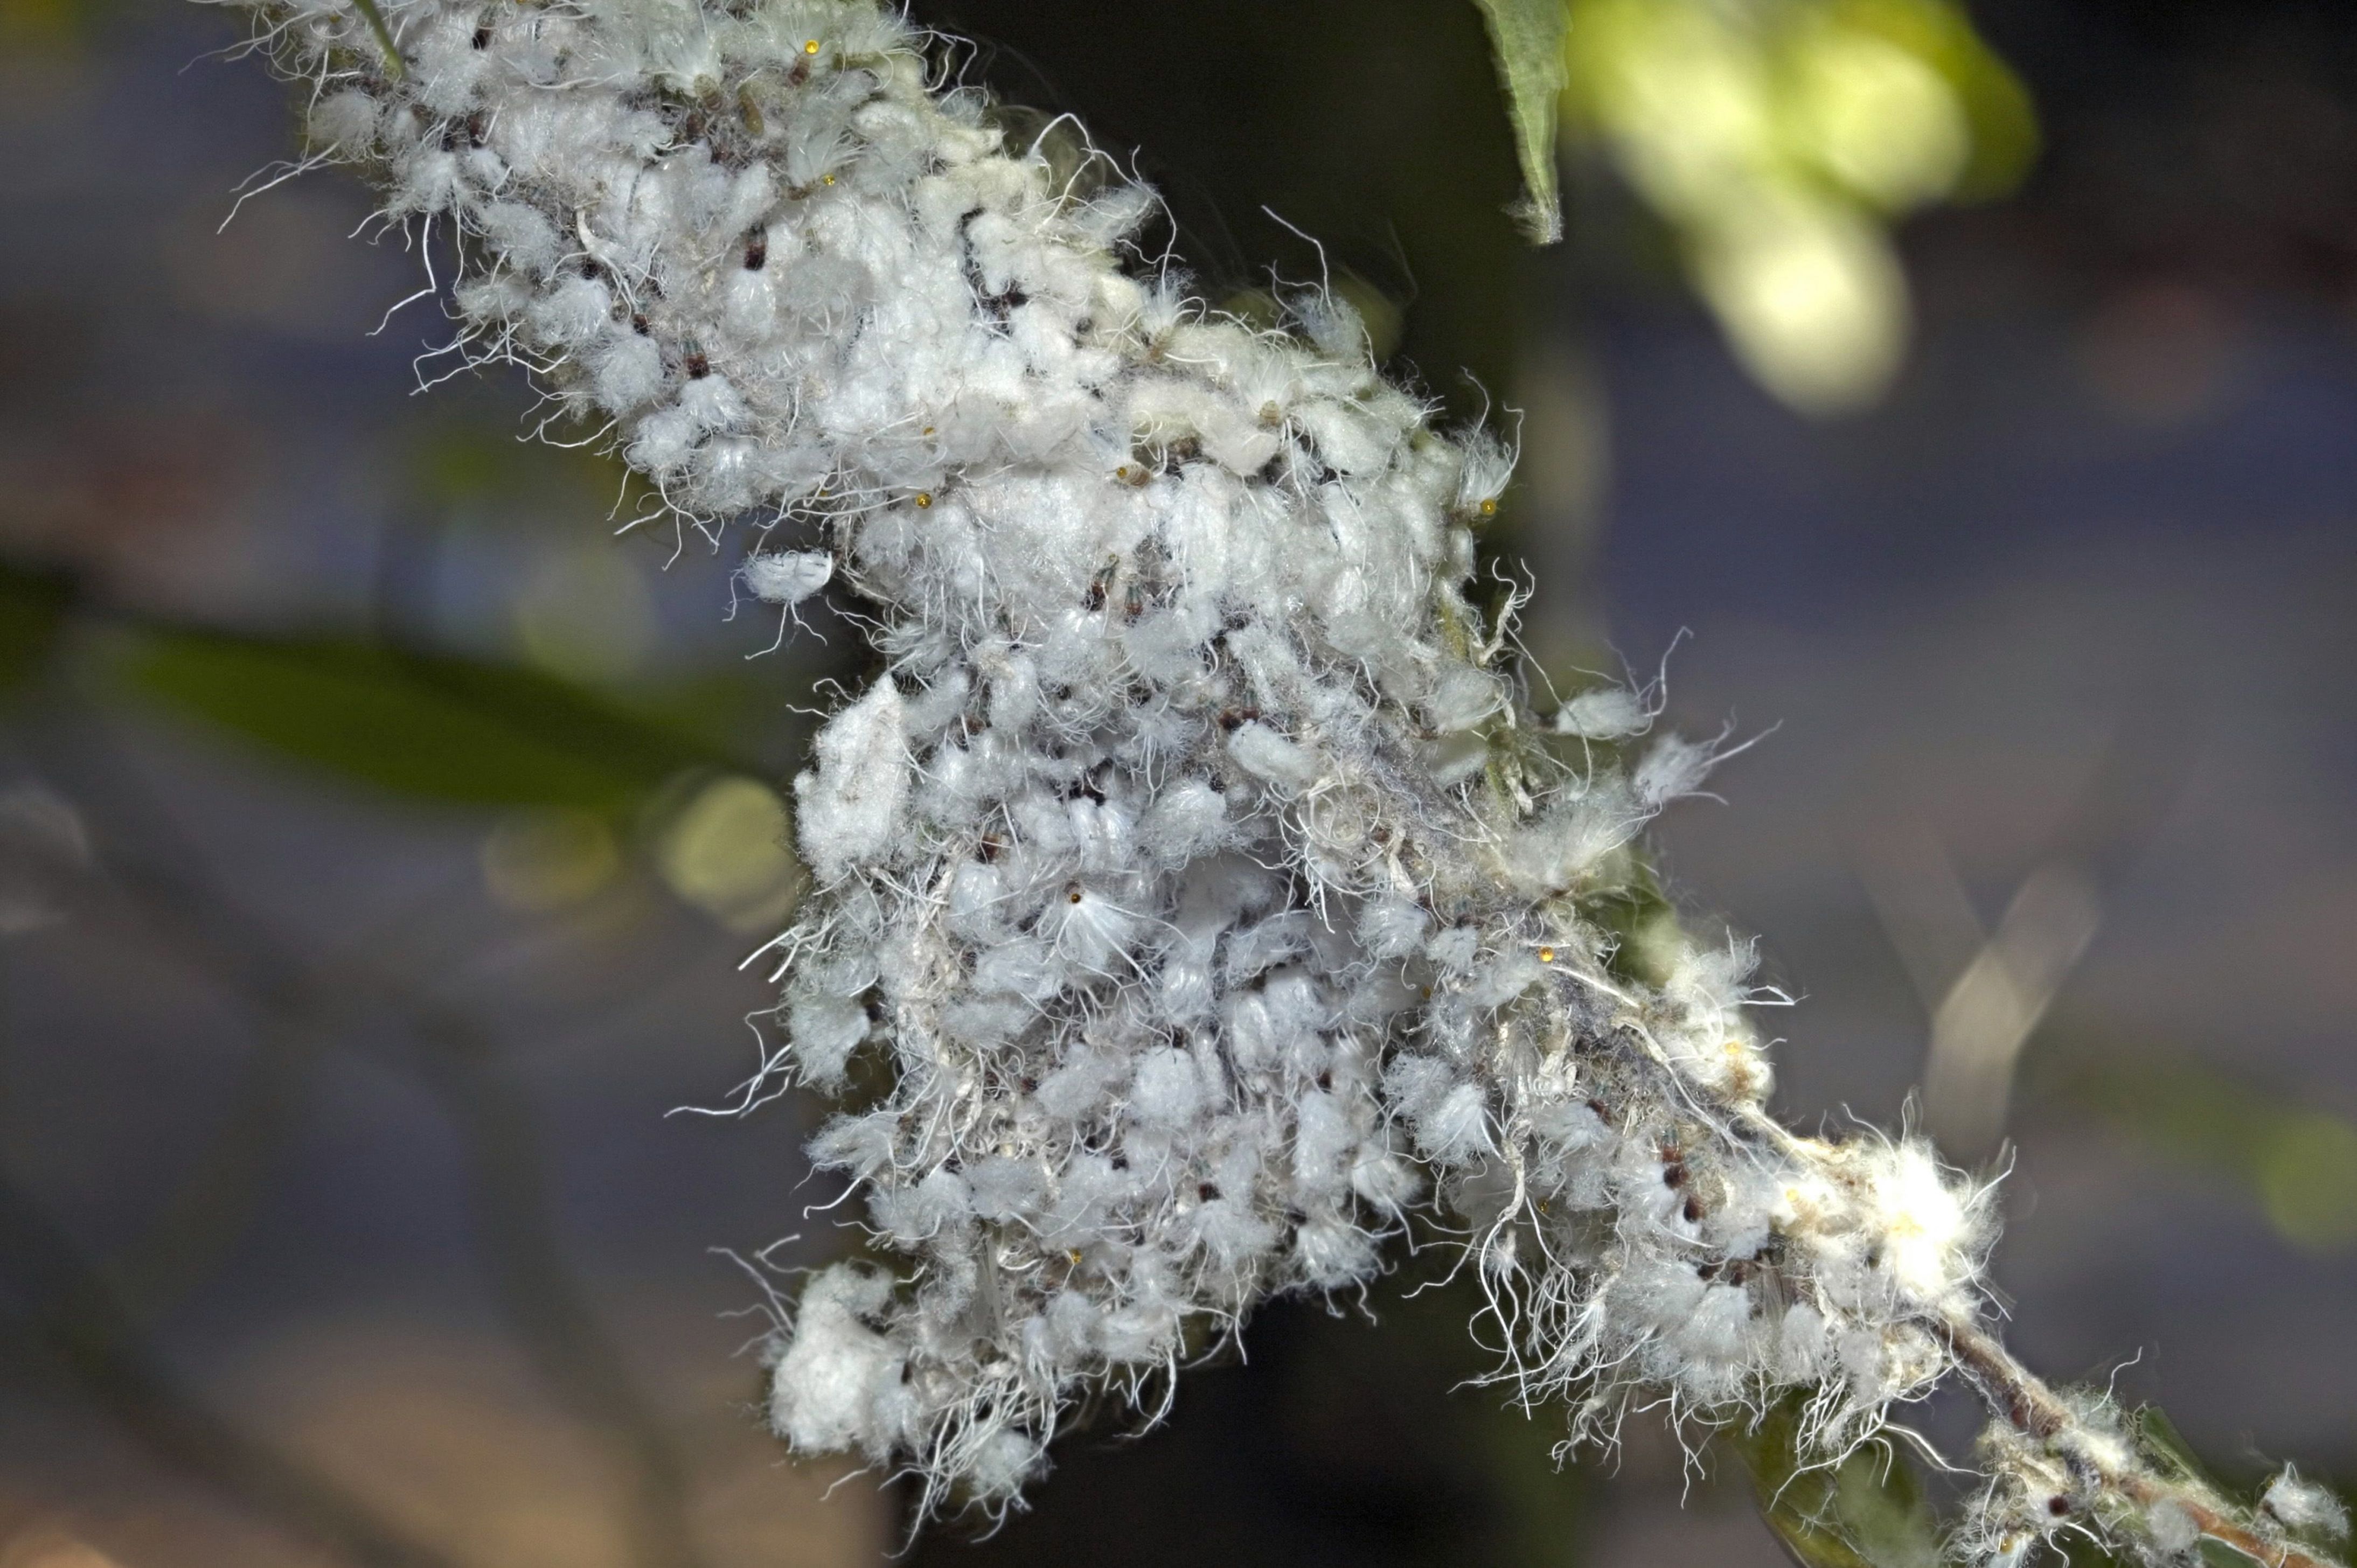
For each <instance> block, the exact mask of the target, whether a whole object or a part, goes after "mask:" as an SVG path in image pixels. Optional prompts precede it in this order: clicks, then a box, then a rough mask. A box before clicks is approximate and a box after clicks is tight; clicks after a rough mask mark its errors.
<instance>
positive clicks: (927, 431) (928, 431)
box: [924, 424, 933, 435]
mask: <svg viewBox="0 0 2357 1568" xmlns="http://www.w3.org/2000/svg"><path fill="white" fill-rule="evenodd" d="M924 433H925V434H926V435H931V434H932V433H933V427H932V426H931V425H930V424H928V425H926V426H925V430H924Z"/></svg>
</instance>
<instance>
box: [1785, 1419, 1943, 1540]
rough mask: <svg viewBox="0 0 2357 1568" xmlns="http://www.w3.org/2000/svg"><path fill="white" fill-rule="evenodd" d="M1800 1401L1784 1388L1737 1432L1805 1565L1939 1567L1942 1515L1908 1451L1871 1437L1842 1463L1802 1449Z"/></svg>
mask: <svg viewBox="0 0 2357 1568" xmlns="http://www.w3.org/2000/svg"><path fill="white" fill-rule="evenodd" d="M1800 1414H1801V1401H1800V1399H1799V1397H1798V1396H1787V1397H1786V1398H1785V1399H1784V1400H1783V1401H1782V1402H1780V1403H1778V1404H1777V1405H1775V1406H1774V1407H1773V1408H1771V1409H1770V1411H1769V1412H1768V1414H1767V1415H1766V1416H1765V1417H1764V1418H1763V1419H1762V1420H1761V1421H1760V1424H1759V1425H1758V1426H1757V1427H1755V1428H1753V1429H1752V1430H1751V1431H1750V1432H1749V1433H1747V1434H1743V1436H1742V1437H1741V1438H1740V1439H1739V1445H1740V1446H1741V1448H1742V1450H1743V1455H1744V1458H1745V1460H1746V1462H1747V1463H1749V1466H1750V1467H1751V1482H1752V1486H1753V1487H1754V1488H1755V1489H1756V1490H1757V1491H1758V1493H1759V1497H1760V1514H1761V1516H1762V1517H1763V1518H1764V1519H1765V1520H1767V1522H1768V1528H1769V1529H1770V1530H1773V1531H1774V1532H1775V1535H1776V1539H1777V1540H1778V1541H1781V1542H1782V1543H1783V1546H1784V1549H1785V1551H1787V1552H1791V1553H1792V1559H1793V1561H1795V1562H1797V1563H1802V1564H1803V1568H1936V1564H1937V1563H1939V1561H1940V1532H1939V1521H1938V1520H1937V1519H1936V1518H1934V1517H1933V1515H1932V1509H1931V1506H1930V1504H1928V1503H1927V1502H1925V1501H1924V1499H1923V1494H1922V1489H1921V1487H1920V1486H1919V1485H1918V1484H1917V1482H1916V1478H1915V1472H1914V1469H1913V1468H1912V1466H1910V1465H1909V1464H1908V1463H1907V1461H1906V1459H1905V1457H1904V1456H1903V1455H1900V1454H1899V1453H1897V1452H1896V1451H1895V1450H1893V1449H1891V1448H1889V1447H1888V1446H1885V1445H1881V1444H1868V1445H1867V1446H1866V1447H1863V1448H1859V1449H1857V1450H1856V1451H1855V1452H1853V1453H1852V1454H1850V1455H1849V1456H1848V1457H1847V1458H1846V1459H1844V1460H1843V1461H1842V1462H1841V1463H1840V1464H1839V1465H1820V1464H1812V1463H1810V1462H1808V1461H1807V1460H1805V1459H1804V1458H1803V1455H1802V1454H1801V1450H1800V1431H1801V1420H1800Z"/></svg>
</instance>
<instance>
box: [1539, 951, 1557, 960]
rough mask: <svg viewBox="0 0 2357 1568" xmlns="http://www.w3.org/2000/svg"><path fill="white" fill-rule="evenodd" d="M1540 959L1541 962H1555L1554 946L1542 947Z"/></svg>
mask: <svg viewBox="0 0 2357 1568" xmlns="http://www.w3.org/2000/svg"><path fill="white" fill-rule="evenodd" d="M1539 961H1540V962H1541V963H1553V962H1554V961H1555V949H1553V948H1541V949H1539Z"/></svg>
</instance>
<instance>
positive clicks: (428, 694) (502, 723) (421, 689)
mask: <svg viewBox="0 0 2357 1568" xmlns="http://www.w3.org/2000/svg"><path fill="white" fill-rule="evenodd" d="M120 673H121V674H122V676H123V677H124V679H125V680H126V681H127V682H128V683H129V684H130V685H131V686H132V687H133V688H134V689H135V690H137V691H139V692H141V693H144V694H145V695H147V696H149V697H151V698H154V699H156V700H158V701H160V702H162V703H165V704H166V705H167V706H169V707H171V708H174V709H176V710H178V711H179V712H180V713H182V714H188V715H191V716H194V717H197V718H200V719H203V720H205V721H207V722H209V723H211V724H214V725H220V726H221V728H224V729H227V730H230V731H231V732H232V733H234V734H236V735H238V736H242V737H243V738H245V739H247V740H249V741H253V742H255V743H258V744H260V745H261V746H265V747H267V748H269V749H270V750H273V751H275V752H277V753H279V754H280V755H281V756H284V757H290V758H293V759H295V760H296V761H298V762H301V763H304V764H307V765H308V766H310V767H312V768H317V769H321V770H324V771H326V772H328V773H331V774H334V775H336V776H338V777H339V778H342V779H350V780H355V781H358V782H361V783H365V784H368V785H371V786H374V787H376V788H378V789H384V790H388V791H391V792H392V793H393V794H396V795H403V796H407V797H410V798H413V799H417V800H433V801H439V802H445V803H449V804H457V805H468V806H565V807H574V808H578V809H582V810H587V811H599V812H608V813H619V812H622V811H629V810H630V809H632V808H634V807H635V806H636V805H638V804H639V803H640V801H642V800H644V799H645V798H646V797H647V796H648V794H649V793H651V791H652V790H654V789H656V788H658V787H659V786H661V785H662V783H663V781H664V780H666V779H671V778H673V777H674V776H676V775H677V774H679V773H681V772H683V771H684V770H686V769H689V768H739V769H740V770H741V769H742V766H743V765H742V764H740V763H739V762H738V761H737V759H736V758H734V757H730V756H727V755H726V754H724V753H723V752H721V751H720V750H719V749H718V748H716V747H714V746H709V745H706V744H705V743H702V742H699V741H697V740H695V739H693V738H691V737H689V736H683V735H680V734H677V733H674V732H673V731H672V730H670V729H668V728H666V727H664V726H662V725H657V724H654V723H652V722H650V721H648V720H645V719H641V718H639V717H636V716H633V715H630V714H623V713H620V712H618V711H617V710H616V709H614V708H613V707H612V706H610V705H609V704H608V703H605V702H604V701H603V700H601V699H599V698H598V697H597V696H594V695H593V694H591V693H587V692H585V691H583V690H582V689H581V688H579V687H576V686H573V685H570V684H568V683H566V682H562V681H558V680H555V679H554V678H552V677H550V676H547V675H544V674H541V673H539V672H536V671H530V670H522V669H517V668H514V667H511V666H508V665H500V664H491V663H486V662H482V661H479V660H468V659H462V658H456V657H452V656H448V655H438V654H436V655H427V654H418V653H410V652H405V651H401V650H393V649H388V648H385V647H382V646H379V645H376V644H371V643H366V642H361V641H357V640H354V639H344V638H334V637H320V638H265V637H250V636H240V635H237V634H233V633H229V632H220V631H199V630H189V629H155V628H148V629H144V630H139V631H135V632H133V633H132V634H131V642H130V646H129V648H128V650H127V651H126V655H125V657H124V660H122V661H121V664H120Z"/></svg>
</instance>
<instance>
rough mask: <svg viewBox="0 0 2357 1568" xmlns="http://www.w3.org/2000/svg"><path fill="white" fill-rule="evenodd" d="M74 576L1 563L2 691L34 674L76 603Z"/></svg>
mask: <svg viewBox="0 0 2357 1568" xmlns="http://www.w3.org/2000/svg"><path fill="white" fill-rule="evenodd" d="M73 599H74V585H73V582H72V580H71V579H70V578H68V577H65V576H62V575H57V574H54V573H46V572H36V571H30V570H27V568H25V567H22V566H10V565H5V564H0V695H4V694H6V693H13V692H15V691H16V689H17V688H19V687H21V686H23V685H24V684H25V683H26V682H27V681H30V680H31V679H32V678H33V675H34V673H35V672H36V671H38V670H39V668H40V666H41V662H42V660H46V659H47V658H48V654H49V650H50V649H52V648H54V647H56V646H57V640H58V633H59V631H61V630H63V629H64V627H65V621H66V615H67V612H68V611H70V609H71V608H72V607H73Z"/></svg>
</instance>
